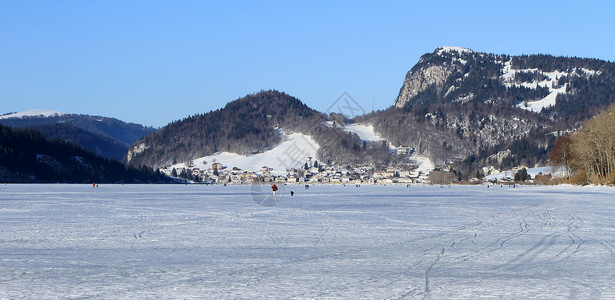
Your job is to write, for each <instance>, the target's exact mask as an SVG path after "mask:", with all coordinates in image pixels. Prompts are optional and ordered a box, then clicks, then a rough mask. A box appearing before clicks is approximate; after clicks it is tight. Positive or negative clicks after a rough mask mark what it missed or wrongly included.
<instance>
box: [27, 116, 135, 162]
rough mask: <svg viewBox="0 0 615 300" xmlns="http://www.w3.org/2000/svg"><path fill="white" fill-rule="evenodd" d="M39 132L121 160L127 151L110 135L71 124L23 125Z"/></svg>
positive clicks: (126, 148)
mask: <svg viewBox="0 0 615 300" xmlns="http://www.w3.org/2000/svg"><path fill="white" fill-rule="evenodd" d="M23 128H24V129H30V130H35V131H38V132H40V133H41V134H42V135H43V136H44V137H45V138H47V139H60V140H63V141H66V142H69V143H73V144H76V145H79V146H81V147H83V148H85V149H88V150H90V151H92V152H94V154H96V155H100V156H104V157H107V158H112V159H115V160H117V161H121V160H122V159H123V158H124V155H126V152H128V146H126V145H125V144H123V143H121V142H120V141H118V140H116V139H113V138H111V137H108V136H105V135H101V134H98V133H94V132H90V131H86V130H83V129H81V128H77V127H75V126H74V125H71V124H65V123H59V124H49V125H38V126H28V127H23Z"/></svg>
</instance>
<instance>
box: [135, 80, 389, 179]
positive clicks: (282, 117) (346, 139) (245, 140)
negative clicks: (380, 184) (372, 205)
mask: <svg viewBox="0 0 615 300" xmlns="http://www.w3.org/2000/svg"><path fill="white" fill-rule="evenodd" d="M334 120H337V123H336V121H334ZM344 121H345V118H344V117H343V116H339V115H330V116H329V115H325V114H322V113H319V112H318V111H316V110H314V109H311V108H309V107H308V106H307V105H305V104H304V103H303V102H301V101H300V100H299V99H297V98H295V97H292V96H290V95H287V94H285V93H283V92H279V91H275V90H269V91H261V92H259V93H255V94H251V95H247V96H245V97H242V98H240V99H237V100H234V101H231V102H229V103H228V104H227V105H226V106H225V107H224V108H222V109H218V110H215V111H211V112H209V113H205V114H198V115H194V116H191V117H188V118H185V119H183V120H179V121H176V122H172V123H170V124H168V125H167V126H165V127H163V128H161V129H160V130H159V131H156V132H152V133H150V134H148V135H147V136H145V137H144V138H143V139H141V140H139V141H137V142H136V143H134V144H133V145H132V146H131V147H130V150H129V152H128V154H127V156H126V160H125V162H126V163H128V164H131V165H147V166H151V167H156V168H158V167H167V166H170V165H174V164H177V163H181V162H187V161H190V160H193V159H195V158H201V157H205V156H209V155H212V154H214V153H218V152H229V153H235V154H238V155H242V156H248V155H256V154H259V153H263V152H266V151H268V150H271V149H273V148H274V147H275V146H276V145H278V144H280V143H282V142H283V137H284V134H292V133H302V134H304V135H307V136H310V137H311V138H312V139H313V140H314V141H315V142H316V143H317V144H318V145H319V148H318V150H317V151H318V154H317V155H318V158H319V159H321V160H322V161H324V162H328V163H338V164H346V163H355V164H358V163H362V162H370V163H376V164H382V163H385V161H384V160H386V156H387V155H388V147H384V148H383V147H381V144H377V145H375V144H374V143H369V144H367V143H363V142H362V140H361V139H360V138H359V136H358V135H357V134H356V133H352V132H348V131H345V130H343V129H342V128H340V127H339V126H337V125H336V124H341V123H343V122H344ZM295 150H296V153H293V155H297V158H296V159H297V160H301V161H302V162H304V161H305V160H307V156H303V155H300V154H301V153H302V152H305V153H307V151H302V150H303V149H295ZM300 156H301V157H300Z"/></svg>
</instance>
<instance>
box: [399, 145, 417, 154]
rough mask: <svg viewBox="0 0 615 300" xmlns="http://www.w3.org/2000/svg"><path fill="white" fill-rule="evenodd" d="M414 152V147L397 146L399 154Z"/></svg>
mask: <svg viewBox="0 0 615 300" xmlns="http://www.w3.org/2000/svg"><path fill="white" fill-rule="evenodd" d="M412 153H414V149H412V148H410V147H409V146H405V145H401V146H399V147H397V155H409V154H412Z"/></svg>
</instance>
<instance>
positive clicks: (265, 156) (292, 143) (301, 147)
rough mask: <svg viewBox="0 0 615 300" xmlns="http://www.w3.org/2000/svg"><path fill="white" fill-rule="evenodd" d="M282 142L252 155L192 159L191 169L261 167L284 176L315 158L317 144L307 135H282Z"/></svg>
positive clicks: (253, 168) (226, 154)
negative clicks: (217, 166) (221, 166)
mask: <svg viewBox="0 0 615 300" xmlns="http://www.w3.org/2000/svg"><path fill="white" fill-rule="evenodd" d="M283 138H284V141H283V142H282V143H280V144H279V145H277V146H276V147H274V148H273V149H271V150H269V151H266V152H263V153H259V154H254V155H248V156H243V155H239V154H235V153H229V152H219V153H216V154H214V155H209V156H204V157H199V158H196V159H194V161H193V163H194V166H193V168H199V169H210V168H211V166H212V164H213V163H221V164H222V165H223V166H225V167H227V168H228V169H232V168H233V167H237V168H240V169H242V170H245V171H259V170H260V169H261V168H262V167H269V168H272V169H273V172H271V173H272V174H275V175H285V174H286V170H287V169H292V168H299V167H301V166H303V164H305V162H307V161H308V157H316V151H318V148H319V146H318V144H317V143H316V142H315V141H314V140H313V139H312V138H311V137H310V136H308V135H304V134H302V133H292V134H289V135H283ZM186 165H187V162H182V163H179V164H175V165H172V166H170V167H168V168H167V169H172V168H176V169H181V168H185V167H186Z"/></svg>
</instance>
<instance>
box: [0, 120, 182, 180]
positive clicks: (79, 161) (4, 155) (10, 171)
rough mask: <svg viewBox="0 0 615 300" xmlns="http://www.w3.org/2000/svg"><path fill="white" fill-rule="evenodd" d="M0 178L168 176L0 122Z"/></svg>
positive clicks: (75, 178) (60, 178)
mask: <svg viewBox="0 0 615 300" xmlns="http://www.w3.org/2000/svg"><path fill="white" fill-rule="evenodd" d="M0 181H2V182H62V183H92V182H97V183H117V182H124V183H146V182H152V183H164V182H170V179H169V178H167V177H166V176H164V175H162V174H160V173H159V172H158V171H153V170H152V169H151V168H148V167H144V166H143V167H139V168H135V167H126V166H125V165H123V164H122V163H120V162H119V161H116V160H112V159H107V158H104V157H101V156H97V155H95V154H94V153H92V152H89V151H86V150H84V149H83V148H81V147H79V146H76V145H74V144H70V143H67V142H64V141H61V140H57V139H56V140H47V139H46V138H45V137H43V135H42V134H41V133H39V132H38V131H34V130H25V129H12V128H10V127H7V126H3V125H0Z"/></svg>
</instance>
